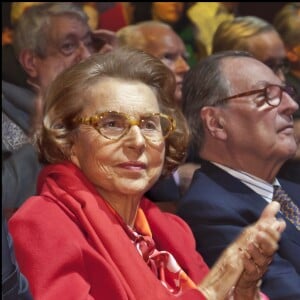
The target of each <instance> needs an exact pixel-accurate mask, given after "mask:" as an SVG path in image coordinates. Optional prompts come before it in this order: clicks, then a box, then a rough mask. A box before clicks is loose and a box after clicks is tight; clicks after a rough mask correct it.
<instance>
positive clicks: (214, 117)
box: [200, 106, 227, 140]
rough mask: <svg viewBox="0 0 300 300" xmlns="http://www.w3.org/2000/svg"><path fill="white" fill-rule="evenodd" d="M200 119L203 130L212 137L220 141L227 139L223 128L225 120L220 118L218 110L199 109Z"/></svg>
mask: <svg viewBox="0 0 300 300" xmlns="http://www.w3.org/2000/svg"><path fill="white" fill-rule="evenodd" d="M200 117H201V119H202V122H203V124H204V128H205V129H206V130H207V131H208V133H209V134H210V135H211V136H212V137H214V138H216V139H221V140H225V139H226V138H227V133H226V130H225V128H224V125H225V120H224V118H223V117H222V113H221V110H220V109H219V108H217V107H212V106H205V107H203V108H202V109H201V112H200Z"/></svg>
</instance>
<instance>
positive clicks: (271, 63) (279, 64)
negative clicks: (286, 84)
mask: <svg viewBox="0 0 300 300" xmlns="http://www.w3.org/2000/svg"><path fill="white" fill-rule="evenodd" d="M263 63H264V64H265V65H267V66H268V67H269V68H270V69H272V70H273V72H274V73H275V74H278V73H279V71H281V72H282V73H283V74H287V73H288V72H289V70H290V62H289V61H288V59H286V58H284V59H277V60H276V59H268V60H266V61H264V62H263Z"/></svg>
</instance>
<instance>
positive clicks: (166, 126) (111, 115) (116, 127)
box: [75, 111, 176, 142]
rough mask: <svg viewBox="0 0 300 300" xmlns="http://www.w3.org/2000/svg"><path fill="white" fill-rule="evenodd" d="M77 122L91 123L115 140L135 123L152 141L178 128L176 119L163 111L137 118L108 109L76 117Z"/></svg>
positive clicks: (161, 138)
mask: <svg viewBox="0 0 300 300" xmlns="http://www.w3.org/2000/svg"><path fill="white" fill-rule="evenodd" d="M75 123H77V124H85V125H91V126H93V127H94V128H95V129H96V130H97V131H98V132H99V133H100V134H101V135H102V136H104V137H105V138H107V139H109V140H115V141H116V140H119V139H120V138H122V137H123V136H125V135H126V134H127V133H128V131H129V130H130V128H131V126H133V125H137V126H139V128H140V130H141V133H142V134H143V136H144V137H145V138H146V139H147V140H148V141H150V142H159V141H162V140H163V139H165V138H167V137H168V136H169V134H170V133H171V132H172V131H174V130H175V128H176V124H175V120H174V119H173V118H171V117H170V116H167V115H164V114H161V113H150V114H145V115H144V116H142V117H141V118H140V119H139V120H136V119H134V118H133V117H131V116H129V115H127V114H124V113H120V112H116V111H107V112H103V113H99V114H95V115H93V116H91V117H87V118H85V117H83V118H78V119H75Z"/></svg>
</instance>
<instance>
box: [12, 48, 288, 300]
mask: <svg viewBox="0 0 300 300" xmlns="http://www.w3.org/2000/svg"><path fill="white" fill-rule="evenodd" d="M174 88H175V82H174V78H173V77H172V73H171V71H170V70H168V68H167V67H165V66H164V65H163V64H162V63H161V62H160V61H159V60H158V59H156V58H154V57H151V56H148V55H147V54H145V53H142V52H139V51H138V50H129V49H126V48H124V49H123V48H120V49H117V50H114V51H112V52H109V53H106V54H104V55H99V54H96V55H94V56H92V57H90V58H88V59H87V60H85V61H84V62H82V63H79V64H77V65H75V66H74V67H71V68H70V69H68V70H67V71H65V72H63V73H62V74H61V75H59V77H58V78H57V79H56V80H55V81H54V82H53V84H52V85H51V86H50V88H49V90H48V93H47V95H46V96H45V107H44V119H43V125H42V128H41V130H40V133H39V134H38V137H37V142H38V145H39V149H40V154H41V158H42V159H43V160H44V161H46V162H48V165H47V166H46V167H45V168H44V169H43V170H42V172H41V174H40V177H39V181H38V196H35V197H31V198H30V199H28V200H27V201H26V203H25V204H24V205H23V206H22V207H21V208H20V209H19V210H18V211H17V212H16V213H15V214H14V216H13V217H12V218H11V219H10V223H9V226H10V231H11V233H12V235H13V238H14V243H15V248H16V256H17V259H18V261H19V264H20V269H21V271H22V272H24V274H25V275H26V277H27V278H28V280H29V284H30V289H31V291H32V293H33V296H34V298H35V299H42V300H48V299H49V300H53V299H64V300H67V299H72V300H74V299H137V300H140V299H149V300H153V299H160V300H161V299H162V300H163V299H173V298H178V299H189V300H192V299H231V298H232V297H234V299H260V297H263V298H264V297H265V296H264V295H262V294H260V292H259V288H258V282H259V280H260V278H261V276H262V275H263V273H264V272H265V271H266V269H267V266H268V264H269V263H270V260H271V259H272V255H273V254H274V252H275V251H276V249H277V243H278V240H279V238H280V233H281V232H282V230H283V229H284V226H285V223H284V222H283V221H278V220H276V219H275V217H274V216H275V214H276V212H277V211H278V209H279V207H278V206H279V205H278V204H276V203H273V204H271V205H269V206H268V208H267V209H266V210H265V211H264V213H263V215H262V217H261V218H260V219H259V220H258V222H257V223H256V224H254V225H252V226H250V227H248V228H246V230H245V231H244V232H243V234H242V235H241V236H240V237H238V239H237V240H236V242H235V243H233V244H232V245H231V246H230V247H228V248H227V250H226V251H225V252H224V253H223V255H222V256H221V257H220V259H219V261H218V262H217V263H216V265H215V266H214V267H213V268H212V269H211V270H210V271H209V270H208V268H207V266H206V264H205V262H204V261H203V260H202V258H201V256H200V254H199V253H197V252H196V251H195V241H194V238H193V236H192V234H191V231H190V229H189V227H188V226H187V225H186V223H184V221H183V220H181V219H180V218H179V217H177V216H175V215H172V214H169V213H163V212H161V211H160V210H159V209H158V208H157V207H156V206H155V205H154V204H153V203H151V202H150V201H149V200H147V199H146V198H145V197H144V194H145V192H146V191H147V190H148V189H149V188H150V187H151V186H152V185H153V184H154V183H155V181H156V180H157V179H158V178H159V177H160V176H161V175H166V174H168V173H170V172H171V171H172V170H173V169H174V168H176V167H177V166H178V164H180V163H181V162H182V161H183V159H184V157H185V151H186V146H187V142H188V131H187V126H186V123H185V120H184V118H183V116H182V114H181V113H180V112H179V111H178V110H177V109H176V108H175V107H173V106H172V103H173V101H172V95H173V94H174Z"/></svg>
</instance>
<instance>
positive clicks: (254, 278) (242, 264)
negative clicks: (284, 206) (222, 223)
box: [198, 202, 285, 300]
mask: <svg viewBox="0 0 300 300" xmlns="http://www.w3.org/2000/svg"><path fill="white" fill-rule="evenodd" d="M279 209H280V205H279V204H278V203H275V202H274V203H273V202H272V203H270V204H268V205H267V207H266V208H265V209H264V211H263V212H262V214H261V217H260V218H259V220H258V221H257V222H256V223H255V224H253V225H250V226H248V227H246V228H245V230H244V231H243V232H242V233H241V235H240V236H239V237H238V238H237V239H236V240H235V241H234V242H233V243H231V244H230V245H229V246H228V247H227V248H226V249H225V251H223V253H222V254H221V256H220V257H219V259H218V260H217V262H216V263H215V264H214V266H213V267H212V268H211V270H210V272H209V273H208V275H207V276H206V277H205V278H204V280H203V281H202V282H201V284H200V285H199V286H198V288H199V290H200V291H201V292H202V294H204V295H205V296H206V298H207V299H214V300H219V299H220V300H221V299H228V297H229V293H230V292H231V290H232V288H233V287H235V288H234V299H235V300H238V299H243V300H247V299H249V300H250V299H251V300H254V299H260V294H259V288H258V287H257V285H258V282H259V280H260V279H261V278H262V276H263V274H264V273H265V272H266V270H267V268H268V265H269V263H270V262H271V259H272V257H273V255H274V253H275V252H276V250H277V249H278V241H279V239H280V236H281V233H282V232H283V231H284V229H285V222H284V221H282V220H277V219H276V218H275V215H276V213H277V212H278V211H279ZM258 270H259V272H258Z"/></svg>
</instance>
